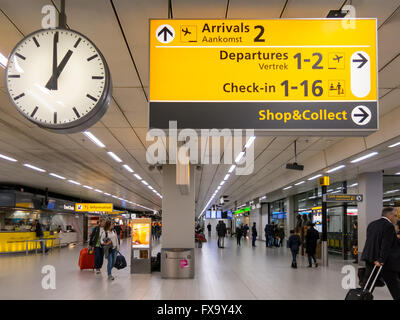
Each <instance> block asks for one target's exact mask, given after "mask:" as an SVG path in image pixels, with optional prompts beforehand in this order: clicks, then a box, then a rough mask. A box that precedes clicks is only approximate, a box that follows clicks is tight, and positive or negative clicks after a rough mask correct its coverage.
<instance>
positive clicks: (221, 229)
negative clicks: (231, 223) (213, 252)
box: [217, 220, 226, 248]
mask: <svg viewBox="0 0 400 320" xmlns="http://www.w3.org/2000/svg"><path fill="white" fill-rule="evenodd" d="M217 234H218V248H224V244H225V243H224V240H225V235H226V225H225V223H224V222H223V221H222V220H220V221H218V224H217Z"/></svg>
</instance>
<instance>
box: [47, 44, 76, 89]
mask: <svg viewBox="0 0 400 320" xmlns="http://www.w3.org/2000/svg"><path fill="white" fill-rule="evenodd" d="M72 53H73V51H71V50H68V52H67V53H66V54H65V56H64V58H63V59H62V60H61V62H60V64H59V65H58V67H57V70H56V72H55V74H53V75H52V76H51V78H50V80H49V81H48V82H47V84H46V88H47V89H49V90H57V88H56V89H50V88H53V87H52V86H51V83H54V82H56V83H57V80H58V77H59V76H60V74H61V72H62V71H63V70H64V68H65V65H66V64H67V62H68V60H69V58H71V55H72Z"/></svg>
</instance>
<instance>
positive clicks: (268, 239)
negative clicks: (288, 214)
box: [264, 223, 274, 247]
mask: <svg viewBox="0 0 400 320" xmlns="http://www.w3.org/2000/svg"><path fill="white" fill-rule="evenodd" d="M273 229H274V228H273V225H272V224H269V223H268V224H266V225H265V228H264V232H265V246H266V247H272V245H273V242H274V230H273Z"/></svg>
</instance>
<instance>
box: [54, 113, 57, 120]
mask: <svg viewBox="0 0 400 320" xmlns="http://www.w3.org/2000/svg"><path fill="white" fill-rule="evenodd" d="M54 123H57V112H54Z"/></svg>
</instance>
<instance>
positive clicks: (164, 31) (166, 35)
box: [157, 27, 173, 41]
mask: <svg viewBox="0 0 400 320" xmlns="http://www.w3.org/2000/svg"><path fill="white" fill-rule="evenodd" d="M163 33H164V41H167V40H168V34H169V35H170V36H171V37H172V36H173V34H172V32H171V31H170V30H169V29H168V28H167V27H164V28H162V29H161V31H160V32H159V33H158V34H157V36H161V35H162V34H163Z"/></svg>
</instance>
